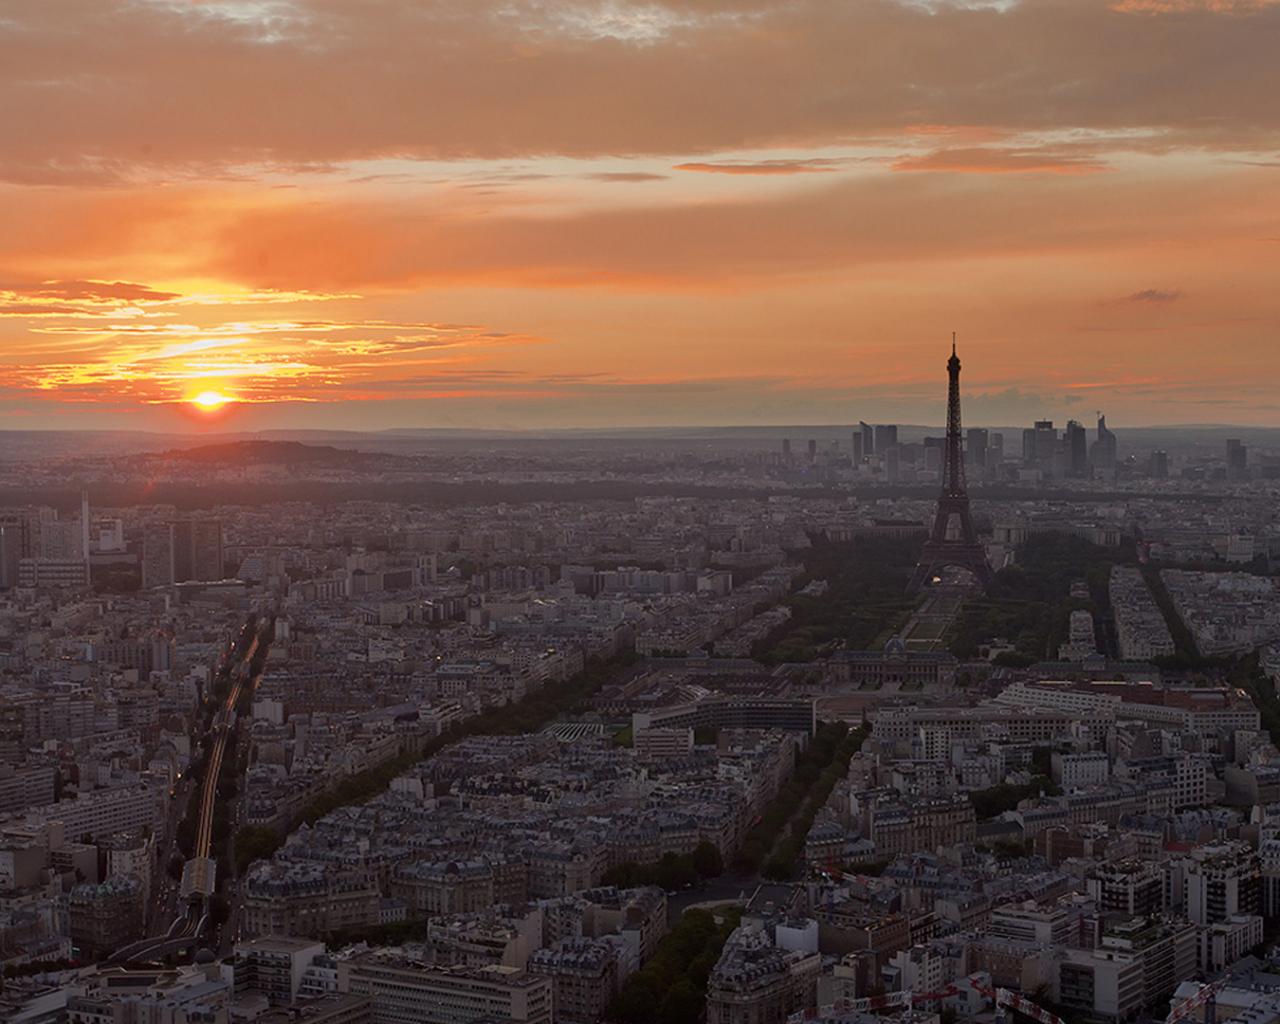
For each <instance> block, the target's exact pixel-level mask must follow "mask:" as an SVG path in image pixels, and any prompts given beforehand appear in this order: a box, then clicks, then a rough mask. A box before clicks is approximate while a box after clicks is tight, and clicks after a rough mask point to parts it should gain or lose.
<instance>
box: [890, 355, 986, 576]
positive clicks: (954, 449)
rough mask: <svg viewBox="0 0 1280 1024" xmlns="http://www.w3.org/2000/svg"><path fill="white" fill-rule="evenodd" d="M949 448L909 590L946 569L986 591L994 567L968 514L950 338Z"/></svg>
mask: <svg viewBox="0 0 1280 1024" xmlns="http://www.w3.org/2000/svg"><path fill="white" fill-rule="evenodd" d="M947 381H948V383H947V445H946V452H945V454H946V461H945V464H944V466H943V471H942V493H941V494H940V495H939V496H938V509H937V512H936V514H935V515H934V520H933V529H932V531H930V534H929V540H928V541H927V542H926V543H925V546H924V549H923V550H922V551H921V553H920V561H919V563H917V565H916V570H915V572H914V573H913V574H912V577H911V584H910V588H911V589H912V590H919V589H920V588H921V587H923V586H924V585H925V584H927V583H928V582H929V581H930V580H932V579H934V578H935V577H936V576H937V575H938V574H939V573H941V572H942V570H943V569H946V568H957V569H967V570H968V571H969V572H971V573H973V575H974V576H976V577H977V579H978V581H979V582H980V583H981V584H982V585H983V586H984V587H985V586H986V585H987V584H988V583H990V582H991V579H992V575H993V574H992V572H991V564H990V563H989V562H988V561H987V552H986V549H985V548H983V546H982V543H981V542H980V541H979V540H978V531H977V530H976V529H974V526H973V517H972V516H971V515H970V513H969V489H968V485H967V484H966V483H965V476H964V441H963V439H962V435H961V431H960V357H959V356H958V355H956V338H955V335H954V334H953V335H952V336H951V358H950V359H948V360H947Z"/></svg>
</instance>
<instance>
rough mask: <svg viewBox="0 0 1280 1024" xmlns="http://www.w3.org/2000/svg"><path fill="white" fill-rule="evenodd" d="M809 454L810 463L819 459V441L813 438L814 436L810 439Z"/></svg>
mask: <svg viewBox="0 0 1280 1024" xmlns="http://www.w3.org/2000/svg"><path fill="white" fill-rule="evenodd" d="M808 454H809V464H810V465H812V464H813V463H815V462H817V461H818V442H817V441H815V440H813V438H810V439H809V447H808Z"/></svg>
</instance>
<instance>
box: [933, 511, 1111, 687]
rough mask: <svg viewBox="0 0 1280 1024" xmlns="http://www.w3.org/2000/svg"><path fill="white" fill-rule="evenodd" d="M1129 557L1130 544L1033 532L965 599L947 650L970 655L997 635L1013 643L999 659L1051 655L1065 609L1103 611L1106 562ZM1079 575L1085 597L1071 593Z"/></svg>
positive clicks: (1062, 631) (1060, 637)
mask: <svg viewBox="0 0 1280 1024" xmlns="http://www.w3.org/2000/svg"><path fill="white" fill-rule="evenodd" d="M1135 557H1136V555H1135V552H1134V549H1133V547H1132V545H1131V544H1129V545H1126V546H1123V547H1119V548H1104V547H1099V546H1098V545H1096V544H1092V543H1090V542H1089V541H1087V540H1085V539H1084V538H1082V537H1077V536H1075V535H1074V534H1069V533H1041V534H1033V535H1032V536H1031V537H1028V538H1027V540H1026V542H1025V543H1024V544H1023V545H1022V546H1021V547H1020V548H1019V549H1018V564H1017V565H1014V566H1010V567H1008V568H1005V569H1001V570H1000V571H999V572H998V573H996V576H995V579H994V580H993V581H992V583H991V585H990V586H989V587H988V588H987V591H986V593H985V594H983V595H982V596H981V597H973V598H970V599H968V600H966V601H965V603H964V607H963V608H962V609H961V610H960V613H959V614H958V615H957V616H956V622H955V624H954V626H953V627H952V634H951V642H950V647H951V652H952V653H953V654H954V655H955V656H956V657H958V658H973V657H976V656H977V653H978V648H979V646H980V645H981V644H983V643H985V642H986V641H988V640H990V639H992V638H993V637H1003V638H1005V639H1007V640H1010V641H1012V642H1013V644H1014V646H1015V647H1016V653H1015V654H1013V655H1006V656H1004V657H1003V662H1004V663H1007V664H1013V665H1029V664H1031V663H1033V662H1036V661H1041V660H1043V659H1044V658H1053V657H1056V656H1057V650H1058V647H1059V645H1060V644H1061V643H1062V642H1063V641H1064V640H1065V639H1066V633H1067V625H1068V622H1069V620H1070V616H1071V612H1073V611H1075V610H1077V609H1084V610H1086V611H1089V612H1091V613H1093V614H1095V615H1097V614H1099V613H1100V612H1105V611H1106V608H1105V606H1100V605H1099V603H1098V602H1099V596H1100V595H1102V596H1103V597H1105V594H1106V580H1107V579H1108V578H1109V576H1110V572H1111V566H1112V565H1114V564H1117V563H1128V562H1132V561H1134V559H1135ZM1081 579H1083V580H1085V581H1086V582H1088V584H1089V590H1090V597H1089V598H1088V599H1083V598H1073V597H1071V584H1072V583H1074V582H1075V581H1077V580H1081Z"/></svg>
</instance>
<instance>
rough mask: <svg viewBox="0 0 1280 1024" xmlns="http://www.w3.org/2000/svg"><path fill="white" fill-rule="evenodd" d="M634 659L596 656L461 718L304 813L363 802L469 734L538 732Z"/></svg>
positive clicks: (306, 816)
mask: <svg viewBox="0 0 1280 1024" xmlns="http://www.w3.org/2000/svg"><path fill="white" fill-rule="evenodd" d="M634 661H635V655H634V654H631V653H628V654H624V655H620V656H618V657H616V658H611V659H609V660H607V661H605V660H599V659H597V660H593V661H592V662H590V663H589V664H588V665H587V666H586V668H584V669H583V670H582V671H581V672H579V673H578V674H577V675H575V676H574V677H573V678H572V679H569V680H567V681H566V682H564V683H562V684H560V685H558V686H557V685H547V686H544V687H543V688H542V689H541V690H538V691H536V692H535V693H530V694H526V695H525V696H524V697H523V698H522V699H520V700H518V701H515V702H514V703H511V704H506V705H504V706H502V707H499V708H490V709H489V710H487V711H484V712H481V713H480V714H479V715H475V716H474V717H472V718H468V719H466V720H465V721H462V722H457V723H455V724H454V725H452V726H451V727H450V728H449V729H447V730H446V731H445V732H443V733H441V734H440V735H439V736H436V737H435V738H434V739H432V740H430V741H429V742H428V743H427V744H426V745H425V746H424V747H423V748H422V751H421V753H409V754H403V755H401V756H400V757H397V758H393V759H391V760H389V761H384V762H383V763H382V764H380V765H378V766H377V767H374V768H369V769H366V770H365V771H363V772H359V773H357V774H355V775H352V776H350V777H349V778H346V779H343V780H342V782H340V783H339V784H338V785H337V786H335V787H334V788H333V789H331V790H329V791H328V792H327V793H325V794H324V795H323V796H320V797H317V798H316V799H315V800H312V801H311V803H310V804H308V805H307V807H306V810H304V811H303V814H302V818H303V820H304V821H305V822H307V823H308V824H312V823H314V822H315V821H316V820H317V819H318V818H322V817H324V815H326V814H328V813H329V812H330V811H334V810H337V809H338V808H339V807H346V806H348V805H349V804H357V803H364V802H365V801H367V800H370V799H372V798H373V797H375V796H377V795H378V794H379V793H381V792H382V791H383V790H384V789H386V788H387V787H388V786H389V785H391V780H392V779H394V778H395V777H396V776H398V775H401V774H403V773H404V772H406V771H408V770H409V769H410V768H411V767H413V765H415V764H417V763H418V762H419V761H421V760H423V759H424V758H427V757H430V756H431V755H432V754H435V753H437V752H439V751H440V750H443V749H444V748H445V747H447V746H449V745H450V744H452V743H457V742H458V740H461V739H466V738H467V737H468V736H514V735H518V734H520V733H526V732H537V731H538V730H539V729H541V728H542V727H543V726H545V725H547V724H548V723H549V722H553V721H555V719H556V718H558V717H559V716H561V715H565V714H575V713H578V712H581V711H583V710H585V709H586V708H587V706H588V701H589V699H590V698H591V696H592V695H593V694H594V693H595V692H596V691H597V690H599V689H600V687H601V686H603V685H604V684H605V683H606V682H607V681H608V680H609V679H611V678H612V677H613V676H614V674H615V673H617V672H618V671H620V670H621V669H623V668H626V667H627V666H628V665H630V664H632V663H633V662H634Z"/></svg>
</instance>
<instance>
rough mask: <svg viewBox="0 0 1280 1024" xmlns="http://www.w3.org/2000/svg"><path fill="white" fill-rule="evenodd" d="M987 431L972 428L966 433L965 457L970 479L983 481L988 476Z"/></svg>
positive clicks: (980, 428)
mask: <svg viewBox="0 0 1280 1024" xmlns="http://www.w3.org/2000/svg"><path fill="white" fill-rule="evenodd" d="M987 443H988V437H987V431H986V430H985V429H984V428H982V427H970V428H969V429H968V431H966V433H965V456H966V461H967V464H968V470H969V476H970V478H973V477H976V478H977V479H979V480H981V479H983V478H984V477H985V476H986V475H987Z"/></svg>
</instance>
